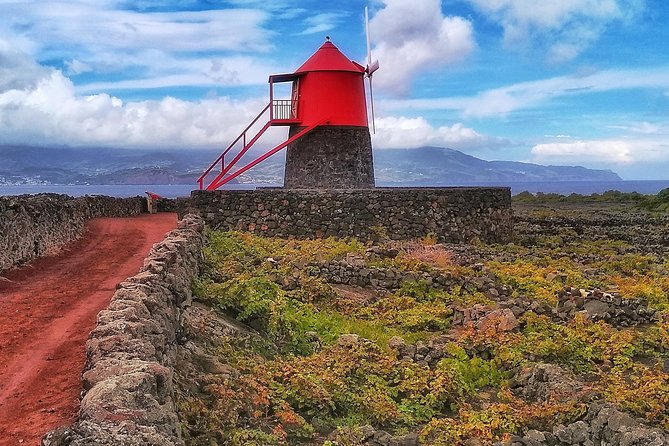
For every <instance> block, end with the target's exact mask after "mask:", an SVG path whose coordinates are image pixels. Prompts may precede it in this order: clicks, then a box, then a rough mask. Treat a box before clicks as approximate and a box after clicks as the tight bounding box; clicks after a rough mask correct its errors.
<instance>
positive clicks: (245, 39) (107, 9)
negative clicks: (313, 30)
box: [0, 1, 271, 55]
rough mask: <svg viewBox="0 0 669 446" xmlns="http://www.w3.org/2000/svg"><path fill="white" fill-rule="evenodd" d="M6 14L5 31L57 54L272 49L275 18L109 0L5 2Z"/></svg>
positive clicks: (2, 10) (0, 10) (242, 11)
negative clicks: (125, 6) (138, 7)
mask: <svg viewBox="0 0 669 446" xmlns="http://www.w3.org/2000/svg"><path fill="white" fill-rule="evenodd" d="M25 3H28V4H25ZM0 15H2V16H3V17H5V18H7V20H3V25H1V27H0V30H2V29H3V28H4V31H5V33H4V34H7V35H11V34H17V32H16V31H17V30H20V32H19V33H18V34H21V35H24V36H27V37H29V38H30V39H32V40H33V41H34V42H36V44H37V45H40V46H43V48H41V49H42V50H43V51H45V52H46V53H47V54H52V55H58V54H59V52H60V51H61V49H60V48H62V47H63V46H66V47H68V48H69V47H75V48H85V49H86V50H88V51H91V52H95V51H98V50H105V49H106V50H109V49H114V50H124V51H130V52H136V51H138V50H139V51H141V50H144V49H159V50H163V51H165V52H174V51H228V50H236V51H263V50H268V49H270V44H269V41H268V38H269V36H270V35H271V33H270V32H269V31H268V30H266V29H264V28H263V24H264V22H265V21H266V20H267V19H268V18H269V16H268V14H267V13H266V12H264V11H260V10H253V9H224V10H209V11H175V12H137V11H130V10H122V9H118V7H117V6H116V5H114V4H112V3H107V4H105V3H104V2H102V3H101V4H97V3H95V4H94V3H91V4H87V3H82V2H69V3H67V4H63V3H61V2H56V1H39V2H36V1H33V2H22V3H18V2H16V3H0ZM12 31H14V32H12Z"/></svg>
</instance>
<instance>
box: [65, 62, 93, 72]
mask: <svg viewBox="0 0 669 446" xmlns="http://www.w3.org/2000/svg"><path fill="white" fill-rule="evenodd" d="M65 67H66V71H65V73H66V74H68V75H77V74H81V73H88V72H90V71H93V68H92V67H91V66H90V65H88V64H87V63H84V62H82V61H80V60H78V59H71V60H68V61H66V62H65Z"/></svg>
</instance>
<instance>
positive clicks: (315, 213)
mask: <svg viewBox="0 0 669 446" xmlns="http://www.w3.org/2000/svg"><path fill="white" fill-rule="evenodd" d="M180 207H181V211H180V213H181V214H184V213H185V212H188V211H190V212H196V213H198V214H200V215H201V216H202V217H203V218H204V220H205V222H206V224H207V225H208V226H209V227H212V228H220V229H227V230H242V231H250V232H253V233H257V234H260V235H264V236H268V237H285V238H290V237H295V238H319V237H329V236H334V237H341V238H345V237H356V238H357V239H359V240H363V241H368V240H379V239H383V238H385V237H387V238H389V239H392V240H407V239H415V238H421V237H424V236H426V235H428V234H434V236H436V238H437V240H438V241H439V242H450V243H461V242H470V241H472V240H474V239H477V238H478V239H479V240H481V241H484V242H488V243H494V242H497V243H505V242H508V241H510V240H511V237H512V232H513V214H512V210H511V190H510V189H509V188H505V187H500V188H491V187H448V188H375V189H353V190H315V189H303V190H299V189H298V190H286V189H258V190H254V191H242V190H235V191H230V190H225V191H193V192H192V194H191V198H190V199H188V200H185V201H183V202H182V203H181V205H180Z"/></svg>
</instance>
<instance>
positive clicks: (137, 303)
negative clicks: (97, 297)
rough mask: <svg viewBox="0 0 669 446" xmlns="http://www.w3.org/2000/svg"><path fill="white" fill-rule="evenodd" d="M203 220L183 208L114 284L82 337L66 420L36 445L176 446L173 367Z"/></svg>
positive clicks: (199, 252) (179, 444) (198, 259)
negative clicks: (75, 409)
mask: <svg viewBox="0 0 669 446" xmlns="http://www.w3.org/2000/svg"><path fill="white" fill-rule="evenodd" d="M203 228H204V223H203V222H202V219H200V218H199V217H197V216H193V215H189V216H186V217H185V218H184V219H182V220H181V221H180V222H179V226H178V227H177V229H175V230H174V231H171V232H170V233H168V234H167V235H166V237H165V239H164V240H163V241H162V242H160V243H158V244H156V245H154V247H153V249H152V250H151V252H150V253H149V255H148V257H147V258H146V259H145V260H144V266H143V267H142V269H141V270H140V272H139V273H138V274H137V275H135V276H133V277H130V278H129V279H127V280H126V281H125V282H122V283H121V284H119V285H118V287H117V290H116V292H115V293H114V296H113V297H112V300H111V303H110V304H109V307H108V308H107V309H106V310H103V311H101V312H100V313H99V314H98V323H97V326H96V328H95V329H94V330H93V331H92V332H91V334H90V337H89V339H88V342H87V343H86V355H87V359H86V366H85V368H84V373H83V382H84V396H83V398H82V401H81V409H80V410H79V415H78V419H77V421H76V422H75V423H74V425H72V426H69V427H63V428H60V429H57V430H55V431H53V432H50V433H49V434H47V435H46V436H45V438H44V439H43V440H42V444H43V445H44V446H64V445H68V446H83V445H100V446H103V445H106V446H116V445H127V446H145V445H161V446H182V445H183V444H184V442H183V440H182V439H181V431H180V427H179V419H178V416H177V413H176V407H175V402H174V382H173V376H174V369H175V366H176V363H177V361H178V353H177V349H178V348H177V347H178V345H177V342H178V341H179V340H180V339H179V336H180V335H179V333H180V332H181V318H182V315H183V312H184V309H185V308H186V307H188V306H189V305H190V303H191V298H192V291H191V285H192V283H193V280H194V279H195V278H196V277H197V275H198V274H199V270H200V266H201V264H202V247H203V243H204V241H203V237H202V230H203Z"/></svg>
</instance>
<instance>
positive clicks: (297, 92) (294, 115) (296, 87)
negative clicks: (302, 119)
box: [290, 78, 300, 119]
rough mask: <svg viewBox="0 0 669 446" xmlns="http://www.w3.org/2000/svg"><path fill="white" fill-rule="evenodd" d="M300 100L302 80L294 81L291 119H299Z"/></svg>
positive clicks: (291, 97)
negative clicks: (298, 106) (298, 104)
mask: <svg viewBox="0 0 669 446" xmlns="http://www.w3.org/2000/svg"><path fill="white" fill-rule="evenodd" d="M299 98H300V79H299V78H297V79H295V80H294V81H293V91H292V93H291V95H290V119H297V101H298V99H299Z"/></svg>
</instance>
